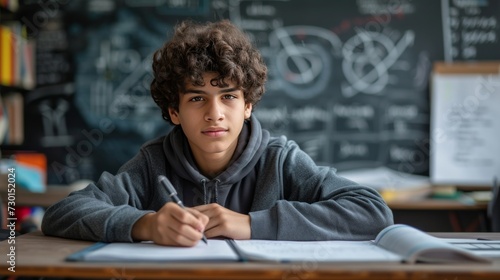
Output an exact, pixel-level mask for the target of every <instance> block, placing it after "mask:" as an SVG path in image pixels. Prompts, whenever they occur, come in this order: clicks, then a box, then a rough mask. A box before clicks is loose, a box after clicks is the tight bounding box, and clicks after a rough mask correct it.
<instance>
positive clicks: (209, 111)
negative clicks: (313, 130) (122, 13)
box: [42, 20, 393, 246]
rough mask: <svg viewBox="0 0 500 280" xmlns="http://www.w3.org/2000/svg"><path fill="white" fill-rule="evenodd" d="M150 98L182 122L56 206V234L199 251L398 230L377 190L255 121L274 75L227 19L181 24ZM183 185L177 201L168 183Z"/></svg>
mask: <svg viewBox="0 0 500 280" xmlns="http://www.w3.org/2000/svg"><path fill="white" fill-rule="evenodd" d="M153 72H154V80H153V81H152V83H151V94H152V96H153V99H154V101H155V102H156V103H157V104H158V106H159V107H160V108H161V110H162V115H163V118H164V119H165V120H167V121H169V122H171V123H172V124H174V125H175V127H174V128H173V130H172V131H171V132H170V133H169V134H168V135H166V136H163V137H160V138H158V139H155V140H152V141H150V142H148V143H146V144H144V145H143V146H142V147H141V149H140V151H139V153H138V154H137V155H136V156H135V157H134V158H132V159H131V160H130V161H129V162H127V163H125V164H124V165H123V166H122V167H121V168H120V169H119V171H118V172H117V174H116V175H112V174H110V173H108V172H104V173H103V174H102V175H101V177H100V179H99V180H98V182H96V183H95V184H94V183H92V184H90V185H89V186H87V187H86V188H85V189H83V190H80V191H76V192H73V193H71V194H70V195H69V196H68V197H67V198H65V199H63V200H62V201H60V202H58V203H56V204H55V205H53V206H52V207H50V208H49V209H47V211H46V213H45V215H44V219H43V222H42V230H43V232H44V233H45V234H46V235H53V236H60V237H66V238H74V239H85V240H93V241H104V242H118V241H120V242H123V241H126V242H134V241H141V240H152V241H154V242H155V243H157V244H162V245H176V246H193V245H195V244H197V243H198V242H199V240H200V238H202V234H203V233H204V234H205V236H206V237H207V238H213V237H226V238H233V239H271V240H333V239H337V240H362V239H365V240H366V239H372V238H374V237H375V235H376V234H377V233H379V231H380V230H382V229H383V228H385V227H386V226H388V225H390V224H392V223H393V220H392V219H393V218H392V213H391V210H390V209H389V208H388V206H387V205H386V204H385V202H384V200H383V199H382V198H381V197H380V196H379V194H378V193H377V192H376V191H375V190H373V189H371V188H368V187H364V186H360V185H358V184H356V183H354V182H352V181H349V180H347V179H345V178H341V177H339V176H337V175H336V173H335V170H334V169H332V168H329V167H321V166H317V165H316V164H315V163H314V162H313V160H312V159H311V158H310V157H309V156H308V155H307V154H306V153H305V152H303V151H302V150H301V149H300V148H299V146H298V145H297V144H296V143H295V142H294V141H291V140H287V138H286V137H284V136H281V137H271V136H270V134H269V132H268V131H266V130H264V129H262V128H261V126H260V124H259V121H258V120H257V119H256V118H255V117H254V116H252V111H253V109H254V106H255V104H256V103H257V102H258V101H259V100H260V98H261V96H262V94H263V93H264V84H265V82H266V77H267V68H266V66H265V64H264V62H263V59H262V57H261V55H260V54H259V52H258V50H257V49H256V48H255V46H253V45H252V44H251V42H250V40H249V39H248V38H247V37H246V36H245V34H244V33H243V32H242V31H241V30H239V29H238V28H237V27H235V26H234V25H233V24H231V23H230V22H229V21H227V20H222V21H219V22H213V23H203V24H198V23H194V22H191V21H185V22H182V23H180V24H178V25H177V26H176V29H175V33H174V35H173V38H172V39H171V40H170V41H169V42H167V43H166V44H165V45H164V46H163V47H162V48H160V49H159V50H158V51H156V53H155V54H154V57H153ZM160 175H164V176H166V177H167V178H168V179H169V180H170V182H171V183H172V184H173V186H175V188H176V190H177V193H178V195H179V197H180V199H181V200H182V201H183V202H184V205H185V206H186V209H182V208H181V207H180V206H179V205H178V204H175V203H173V202H171V201H170V199H169V196H168V193H167V191H166V189H165V187H164V186H162V185H161V184H160V183H159V180H158V177H159V176H160ZM208 242H210V240H209V241H208Z"/></svg>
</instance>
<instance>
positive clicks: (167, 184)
mask: <svg viewBox="0 0 500 280" xmlns="http://www.w3.org/2000/svg"><path fill="white" fill-rule="evenodd" d="M158 179H159V181H160V183H161V184H163V186H165V188H166V189H167V193H168V196H169V197H170V199H172V201H174V202H175V203H177V204H178V205H179V206H180V207H181V208H186V207H184V204H183V203H182V201H181V200H180V199H179V197H178V196H177V191H176V190H175V188H174V186H173V185H172V183H170V181H169V180H168V179H167V177H165V176H163V175H160V176H158ZM201 240H202V241H203V242H205V244H208V241H207V238H206V237H205V234H203V236H202V237H201Z"/></svg>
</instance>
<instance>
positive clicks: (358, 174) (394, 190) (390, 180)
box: [338, 166, 432, 202]
mask: <svg viewBox="0 0 500 280" xmlns="http://www.w3.org/2000/svg"><path fill="white" fill-rule="evenodd" d="M338 174H339V175H340V176H342V177H345V178H347V179H349V180H351V181H354V182H356V183H358V184H361V185H365V186H368V187H371V188H374V189H375V190H377V191H378V192H379V193H380V195H381V196H382V198H384V200H385V201H386V202H391V201H404V200H417V199H422V198H425V197H428V196H429V195H430V194H431V193H432V185H431V182H430V178H429V177H427V176H422V175H415V174H409V173H405V172H399V171H396V170H393V169H390V168H388V167H384V166H381V167H376V168H364V169H353V170H348V171H342V172H338Z"/></svg>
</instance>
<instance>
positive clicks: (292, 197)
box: [250, 141, 393, 240]
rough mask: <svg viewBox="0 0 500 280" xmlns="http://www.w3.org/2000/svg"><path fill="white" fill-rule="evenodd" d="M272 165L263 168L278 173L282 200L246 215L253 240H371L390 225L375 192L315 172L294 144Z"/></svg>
mask: <svg viewBox="0 0 500 280" xmlns="http://www.w3.org/2000/svg"><path fill="white" fill-rule="evenodd" d="M287 148H288V149H287ZM272 164H276V166H266V168H267V169H268V170H280V171H281V172H282V178H281V180H282V182H281V183H280V184H279V185H280V186H278V188H282V189H281V190H280V192H281V193H282V194H281V195H280V196H281V198H280V199H278V200H276V201H274V202H273V203H271V204H272V205H273V206H272V207H271V208H269V209H265V210H260V211H255V212H251V213H250V217H251V230H252V239H277V240H371V239H373V238H374V237H375V236H376V235H377V234H378V233H379V232H380V231H381V230H382V229H383V228H385V227H387V226H389V225H391V224H393V216H392V212H391V210H390V209H389V207H388V206H387V204H386V203H385V202H384V200H383V199H382V197H381V196H380V195H379V193H378V192H377V191H376V190H374V189H372V188H369V187H365V186H361V185H359V184H357V183H355V182H352V181H350V180H347V179H345V178H343V177H340V176H338V175H336V172H335V170H334V169H332V168H329V167H321V166H317V165H316V164H315V163H314V161H313V160H312V159H311V158H310V157H309V156H308V155H307V154H306V153H305V152H303V151H302V150H300V148H299V147H298V145H297V144H296V143H295V142H293V141H289V142H288V143H287V145H286V146H285V149H284V153H283V154H282V155H281V159H280V160H279V161H277V162H275V163H271V165H272ZM278 181H279V180H278ZM260 199H264V200H266V199H268V200H269V199H270V198H269V197H260Z"/></svg>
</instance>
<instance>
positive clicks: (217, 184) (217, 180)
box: [214, 179, 220, 203]
mask: <svg viewBox="0 0 500 280" xmlns="http://www.w3.org/2000/svg"><path fill="white" fill-rule="evenodd" d="M219 183H220V180H219V179H215V194H214V196H215V203H219V197H218V195H217V193H218V192H219V190H218V188H219Z"/></svg>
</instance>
